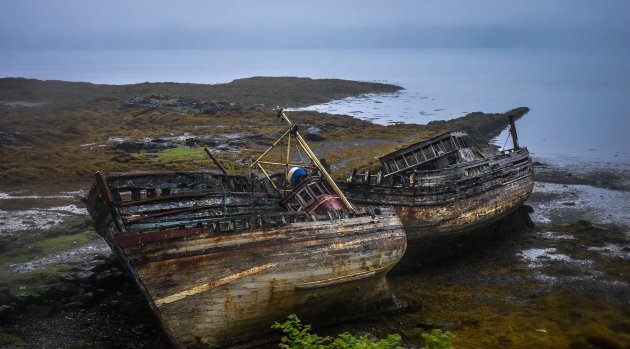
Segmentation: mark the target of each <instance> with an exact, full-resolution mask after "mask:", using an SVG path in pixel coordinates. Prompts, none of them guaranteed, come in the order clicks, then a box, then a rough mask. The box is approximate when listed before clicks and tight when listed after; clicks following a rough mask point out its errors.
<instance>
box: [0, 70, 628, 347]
mask: <svg viewBox="0 0 630 349" xmlns="http://www.w3.org/2000/svg"><path fill="white" fill-rule="evenodd" d="M0 80H1V79H0ZM310 83H313V81H310ZM152 95H154V94H153V93H152V92H147V93H146V96H145V97H141V98H140V99H138V100H137V101H132V102H133V103H135V104H133V103H132V105H131V106H126V105H125V104H126V103H127V104H128V103H129V101H130V97H125V98H122V99H121V98H118V99H115V100H106V99H102V98H103V96H102V95H100V97H97V100H96V102H94V103H91V102H89V101H91V100H92V99H90V98H93V97H94V96H92V97H86V96H84V98H86V99H85V100H82V101H71V102H72V103H70V104H64V103H68V101H65V102H63V101H62V103H60V104H54V103H52V104H50V105H39V106H29V107H17V108H14V109H11V113H9V116H8V118H9V119H10V120H13V121H14V122H15V123H14V124H8V123H6V121H4V122H5V124H2V122H3V121H0V126H3V127H4V125H11V126H12V127H13V128H8V130H11V132H14V134H13V136H15V137H14V138H16V137H17V143H11V141H10V139H9V138H7V137H4V138H2V137H0V140H4V141H5V142H6V140H7V139H9V143H3V148H4V149H0V155H2V156H7V155H8V154H9V153H10V151H16V150H19V151H20V153H19V155H20V156H19V157H16V156H13V157H7V159H8V160H10V161H11V162H12V163H11V164H10V165H3V166H4V167H1V166H0V175H1V176H3V177H0V188H2V190H0V211H1V212H9V213H11V212H22V211H28V210H33V212H31V214H33V215H34V216H37V217H39V216H40V215H41V212H45V211H46V210H48V209H54V210H52V211H53V212H54V213H56V214H59V217H58V218H59V219H60V221H59V223H58V224H57V223H55V224H52V223H54V222H56V219H57V218H47V219H45V220H44V222H43V224H42V223H37V221H36V220H35V221H34V220H33V218H29V217H27V216H25V217H22V218H19V220H20V222H19V223H20V224H23V225H25V226H27V229H24V230H20V231H17V232H14V233H15V234H14V235H10V234H9V235H8V236H4V237H3V236H1V234H0V241H2V249H1V250H0V264H2V265H3V268H4V266H7V268H6V269H7V271H10V270H12V271H14V272H16V271H18V272H17V273H13V275H14V277H15V276H17V279H15V278H14V279H12V280H10V281H11V282H10V283H9V284H4V285H1V284H0V300H4V301H7V300H8V304H9V305H8V307H7V305H6V304H2V303H0V315H2V316H1V318H2V319H12V321H13V322H8V323H7V322H3V323H2V322H0V340H2V339H3V338H8V337H9V336H14V337H15V338H17V339H15V341H14V343H17V344H19V343H20V341H21V342H22V343H28V345H30V346H36V347H37V346H44V345H50V346H64V345H71V346H76V347H95V348H107V347H113V346H125V345H127V346H128V345H133V346H136V347H145V346H150V347H154V348H170V347H171V346H170V343H169V342H168V340H167V339H166V337H165V336H164V335H163V334H162V330H161V328H160V326H159V323H158V322H157V321H156V319H155V317H154V316H153V315H152V313H151V311H150V309H149V308H148V305H147V304H146V301H145V300H144V298H143V297H142V295H141V294H140V293H139V291H138V289H137V288H136V287H135V285H134V284H133V282H132V281H131V280H130V279H129V277H128V276H126V275H125V273H124V272H123V270H124V268H122V267H121V266H120V265H118V264H117V262H116V261H115V260H113V259H112V254H111V251H109V249H108V247H107V245H106V244H104V243H103V241H102V240H101V238H100V237H99V236H98V235H96V233H95V232H94V231H93V228H92V227H91V224H90V222H89V221H86V218H87V216H85V215H82V214H81V213H80V212H79V213H73V212H72V211H73V210H72V209H68V210H66V211H64V210H61V209H59V208H60V207H67V206H69V205H74V207H76V208H81V207H82V206H81V205H82V203H81V201H80V196H81V193H82V192H81V190H85V189H86V188H87V186H88V185H89V183H90V182H91V177H92V172H93V170H95V169H103V168H104V169H105V170H115V169H121V170H128V169H139V168H164V169H172V168H177V167H179V166H188V167H189V168H192V169H196V168H199V167H205V168H211V167H212V165H211V164H210V161H209V160H208V159H207V157H206V156H205V155H204V154H203V150H202V148H199V147H194V146H189V145H187V143H186V139H189V138H190V139H193V141H191V142H207V144H213V145H212V146H213V147H223V150H221V153H220V154H221V156H222V159H223V160H225V161H235V160H237V159H242V158H246V157H247V156H251V154H253V153H254V152H255V151H256V150H257V149H258V148H261V147H264V145H266V144H268V143H269V141H270V139H272V137H271V136H273V135H275V134H276V133H277V132H280V131H281V129H282V127H278V125H277V124H276V123H274V121H275V120H273V117H272V115H270V114H271V113H269V112H268V111H266V110H265V111H261V110H258V109H251V110H249V109H241V110H240V111H239V110H237V109H229V108H228V110H216V111H214V113H213V114H205V113H203V112H198V111H196V109H195V108H197V106H193V105H192V104H191V103H197V100H196V101H195V102H190V101H186V100H181V99H177V98H179V97H177V98H173V96H170V97H168V98H165V99H160V98H153V97H151V96H152ZM0 96H1V94H0ZM98 98H101V99H98ZM153 99H154V100H156V101H157V102H155V101H153ZM0 100H4V99H2V98H0ZM206 102H207V104H206V106H207V107H209V108H214V107H213V104H210V103H209V102H208V101H207V99H206ZM206 102H204V103H206ZM144 103H149V104H148V105H145V104H144ZM151 103H155V107H153V106H152V105H153V104H151ZM167 104H168V105H167ZM215 104H216V105H219V104H218V103H215ZM53 105H54V108H52V107H51V106H53ZM230 108H231V107H230ZM44 115H45V116H48V117H49V118H52V121H51V120H47V119H46V118H44ZM504 116H505V115H504V114H485V113H473V114H472V115H468V116H466V117H464V118H458V119H456V120H451V121H441V122H433V123H430V124H427V125H392V126H381V125H374V124H370V123H368V122H365V121H361V120H356V119H354V118H352V117H351V116H342V115H328V114H321V113H315V112H299V113H295V118H296V120H298V121H297V122H299V123H300V125H301V127H303V129H305V130H307V131H306V134H305V135H306V136H309V135H310V137H313V139H315V140H313V141H311V142H312V144H313V149H314V151H315V152H316V153H318V154H323V155H324V156H325V157H326V159H327V161H328V162H329V163H331V164H333V165H336V166H334V172H333V175H336V176H339V177H344V176H345V175H346V174H347V172H348V169H350V168H352V167H358V166H368V167H369V166H370V165H373V164H374V163H375V161H374V160H371V161H367V162H366V161H365V158H370V159H371V157H373V156H374V155H378V154H377V153H385V152H387V151H388V150H390V149H396V148H400V147H402V146H404V145H406V144H409V143H412V142H414V141H415V140H418V139H420V138H426V137H427V136H430V135H433V134H436V133H441V132H444V131H446V130H450V129H457V128H461V127H468V126H471V125H477V126H485V128H483V127H482V129H484V130H485V132H484V133H486V136H489V135H492V134H495V133H496V134H498V132H500V131H501V129H502V125H503V124H502V122H503V121H501V120H502V119H506V118H505V117H504ZM20 118H27V120H20ZM29 122H30V123H29ZM53 122H57V123H58V122H62V123H70V124H67V125H64V127H65V128H64V127H57V126H54V123H53ZM42 123H43V124H44V125H45V126H48V127H50V129H48V130H44V131H39V129H41V126H42ZM90 123H96V127H91V128H88V127H85V126H87V125H88V124H90ZM209 123H211V126H208V124H209ZM246 123H249V124H252V125H247V124H246ZM505 123H506V124H507V120H505ZM121 125H123V126H125V127H127V128H128V129H124V128H123V129H121V127H120V126H121ZM165 125H166V126H168V129H166V128H165V127H166V126H165ZM302 125H303V126H302ZM69 126H73V127H74V129H73V128H69ZM54 127H57V128H56V129H55V128H54ZM2 129H3V130H4V129H7V128H2ZM112 131H116V132H118V133H116V134H112ZM170 133H173V134H172V135H171V134H170ZM183 134H187V135H188V137H186V138H183V139H181V140H179V139H177V137H178V136H179V135H183ZM208 135H211V136H208ZM0 136H2V134H0ZM112 136H121V137H122V138H123V140H122V141H120V142H118V141H116V142H109V139H110V137H112ZM204 137H205V138H204ZM145 138H146V140H145ZM167 138H169V139H167ZM170 138H173V139H174V140H172V139H170ZM56 142H61V144H59V145H56ZM167 142H175V143H177V142H181V143H177V144H176V145H174V147H172V148H165V147H164V144H168V143H167ZM90 143H93V144H92V145H90V146H84V147H81V145H84V144H90ZM101 144H102V145H105V146H103V147H100V146H99V145H101ZM25 146H26V147H25ZM152 147H153V148H152ZM39 148H44V149H39ZM55 153H59V154H55ZM42 161H53V162H54V161H57V163H56V164H55V166H45V167H41V166H42V165H40V164H39V162H42ZM538 161H539V163H537V164H536V171H535V173H536V174H535V176H536V177H535V179H536V184H537V187H536V189H535V192H534V194H536V195H532V198H530V201H529V202H528V204H529V205H532V206H534V209H535V212H534V215H533V217H534V218H535V219H537V220H538V226H537V227H536V228H534V229H518V231H517V232H511V233H507V234H504V235H503V236H501V238H500V239H497V241H485V242H483V243H481V244H480V245H479V246H475V247H474V248H473V249H472V250H469V251H468V252H466V253H462V254H461V255H458V256H456V258H455V257H454V258H452V259H449V260H448V261H445V262H444V263H443V264H442V265H432V266H425V267H423V268H422V269H420V270H414V271H410V272H408V273H404V274H403V275H395V276H392V277H391V281H390V282H391V283H392V284H393V287H394V289H395V291H396V292H397V295H398V296H399V297H400V298H401V299H403V300H406V301H407V302H408V303H410V304H411V307H410V308H409V309H408V310H406V311H404V312H402V313H399V314H393V315H387V316H385V315H379V316H374V317H370V318H366V319H363V320H361V321H355V322H352V323H346V324H341V325H338V326H335V327H332V328H330V329H325V331H331V333H332V332H340V331H342V330H346V329H347V330H349V331H351V333H352V331H354V332H357V331H369V332H371V333H374V334H376V335H379V336H381V335H382V334H386V333H393V332H397V333H401V334H402V335H403V338H404V340H405V343H407V344H410V345H418V344H419V341H420V338H421V334H422V333H424V332H425V329H424V328H422V326H419V325H418V324H419V323H424V324H427V323H428V324H437V325H439V326H441V327H442V328H444V329H448V330H452V331H454V332H455V333H456V334H457V336H458V339H457V340H456V342H455V344H456V346H458V347H473V348H474V347H493V346H494V347H501V346H507V345H514V346H517V347H518V346H524V345H534V344H539V345H545V344H549V343H555V344H557V345H560V344H561V345H560V346H563V345H564V346H568V345H570V344H571V343H577V344H575V345H578V344H579V345H582V344H583V343H587V344H588V343H590V342H589V341H591V342H592V341H597V340H600V341H601V340H609V341H612V343H614V344H618V345H629V344H630V338H628V337H624V336H623V329H624V328H627V327H624V326H630V324H628V323H627V322H624V317H625V318H627V316H630V314H627V313H623V311H622V310H621V309H618V308H617V309H615V306H617V305H618V304H620V302H621V303H623V301H624V299H628V298H627V297H630V279H629V275H630V274H628V273H627V272H628V270H627V267H626V266H627V265H628V264H627V261H628V260H630V251H627V250H625V249H624V246H627V244H628V243H630V235H629V234H628V233H629V232H628V229H629V228H628V227H629V226H630V222H628V221H627V220H628V218H627V217H626V216H623V215H622V216H617V217H613V218H612V219H611V222H612V223H617V224H621V225H620V226H619V225H615V224H608V223H607V222H604V223H602V222H601V221H597V220H593V221H592V223H589V222H586V221H583V219H584V218H588V217H585V214H584V212H591V213H593V214H594V215H595V216H594V217H595V218H597V217H601V212H599V211H597V210H603V209H606V208H609V207H610V205H607V202H608V201H607V200H609V199H611V198H612V199H613V200H617V201H620V205H621V206H619V209H618V210H619V211H621V212H623V210H624V207H625V212H629V211H630V209H628V207H627V205H628V204H627V203H628V202H630V200H626V199H624V198H627V197H628V195H630V194H629V192H630V190H629V187H628V181H629V180H630V178H629V175H628V171H627V169H626V168H625V167H624V166H622V167H618V166H612V167H610V168H607V167H605V166H604V167H602V166H600V164H598V165H595V166H593V167H584V166H579V165H576V164H574V163H572V162H569V163H562V161H560V162H559V163H553V161H552V162H551V163H546V162H545V161H543V160H542V159H539V160H538ZM587 162H588V161H587ZM77 164H78V165H80V166H77ZM603 165H605V163H604V164H603ZM11 166H13V167H11ZM64 166H69V167H70V169H69V170H66V169H65V168H64ZM14 168H17V169H18V170H20V171H26V172H25V173H26V174H30V175H32V177H27V178H26V179H27V180H26V181H22V182H18V183H17V184H12V185H7V182H6V181H7V178H9V179H10V178H14V179H15V178H16V177H7V174H9V175H11V174H12V173H13V175H19V174H20V173H19V172H17V171H15V170H14ZM40 170H41V171H40ZM29 171H33V173H30V172H29ZM51 173H53V174H54V176H56V178H48V177H46V181H40V180H39V177H37V175H38V174H46V175H48V176H50V174H51ZM33 174H34V175H33ZM29 178H30V179H29ZM84 178H85V179H84ZM18 179H19V178H18ZM66 179H69V180H68V181H66ZM540 185H543V186H545V187H546V188H547V189H548V190H547V189H546V191H542V189H541V186H540ZM581 187H590V188H593V189H594V191H595V192H596V193H597V194H596V195H593V193H592V192H588V193H582V194H579V195H578V196H571V195H574V194H575V192H576V191H577V189H579V188H581ZM576 188H577V189H576ZM11 189H13V190H11ZM608 191H612V192H615V193H617V194H614V196H609V197H605V198H604V199H603V200H598V201H597V202H595V203H593V202H590V201H587V200H584V197H589V196H595V197H597V196H599V195H600V194H601V193H603V192H608ZM42 194H43V195H42ZM571 203H572V204H571ZM624 205H625V206H624ZM614 207H617V206H614ZM541 212H542V213H545V214H546V215H545V214H543V215H542V216H541V217H539V218H536V217H537V216H536V214H537V213H541ZM552 213H553V214H552ZM619 217H621V218H619ZM546 218H548V221H545V219H546ZM24 222H25V223H24ZM29 222H32V223H33V224H30V223H29ZM51 222H52V223H51ZM42 225H43V226H44V227H43V228H41V226H42ZM508 225H509V224H508ZM0 228H2V227H0ZM12 229H13V228H12ZM69 246H70V248H68V247H69ZM64 253H65V254H66V258H65V259H64ZM75 257H76V258H75ZM73 258H75V259H73ZM592 270H595V271H596V272H592ZM7 275H8V274H7ZM42 283H44V284H45V285H46V287H44V288H42ZM22 287H23V288H22ZM566 288H574V289H575V292H573V293H571V292H569V294H567V293H566ZM433 291H435V292H433ZM607 292H608V293H609V294H610V295H611V297H612V298H610V299H604V298H602V299H590V298H592V297H593V295H596V296H597V295H601V294H608V293H607ZM37 294H40V295H37ZM595 298H597V297H595ZM571 302H574V303H571ZM5 303H6V302H5ZM454 303H458V304H454ZM11 304H13V305H11ZM572 304H580V305H582V307H581V308H583V309H578V310H574V309H572V308H573V305H572ZM599 309H605V312H600V313H598V311H599ZM574 313H575V314H577V315H575V314H574ZM571 314H573V315H571ZM567 316H568V317H569V318H572V319H576V320H575V322H571V323H569V324H565V323H563V321H564V320H563V319H565V318H567ZM579 319H585V321H587V323H588V326H586V325H581V323H580V321H578V320H579ZM278 320H282V319H278ZM595 323H602V324H604V325H601V326H597V327H594V326H595V325H592V324H595ZM563 326H564V327H563ZM581 326H582V327H581ZM102 328H114V329H117V330H116V331H117V332H116V334H115V335H114V334H112V333H103V331H102ZM513 328H520V329H521V331H519V332H518V333H517V332H512V331H513ZM629 328H630V327H629ZM538 330H544V331H545V332H542V331H538ZM521 332H522V333H521ZM480 333H481V335H479V334H480ZM602 338H603V339H602ZM611 338H612V339H611ZM580 343H582V344H580ZM17 344H16V345H17ZM582 347H585V346H582ZM585 348H588V346H586V347H585Z"/></svg>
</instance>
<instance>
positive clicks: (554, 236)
mask: <svg viewBox="0 0 630 349" xmlns="http://www.w3.org/2000/svg"><path fill="white" fill-rule="evenodd" d="M538 236H539V237H541V238H543V239H546V240H575V236H573V235H568V234H560V233H556V232H553V231H543V232H540V233H538Z"/></svg>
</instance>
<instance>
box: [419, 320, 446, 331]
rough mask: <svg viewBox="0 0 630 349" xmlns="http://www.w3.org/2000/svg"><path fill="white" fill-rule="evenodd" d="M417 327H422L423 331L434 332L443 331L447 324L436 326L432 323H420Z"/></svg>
mask: <svg viewBox="0 0 630 349" xmlns="http://www.w3.org/2000/svg"><path fill="white" fill-rule="evenodd" d="M416 326H418V327H420V328H421V329H423V330H433V329H436V328H438V329H442V328H444V327H446V324H434V323H430V322H418V323H417V324H416Z"/></svg>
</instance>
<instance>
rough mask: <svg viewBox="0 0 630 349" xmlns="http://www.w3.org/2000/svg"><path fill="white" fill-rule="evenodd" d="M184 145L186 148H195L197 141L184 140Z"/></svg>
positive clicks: (191, 139) (193, 139)
mask: <svg viewBox="0 0 630 349" xmlns="http://www.w3.org/2000/svg"><path fill="white" fill-rule="evenodd" d="M185 144H186V146H187V147H197V146H198V145H197V141H196V139H195V138H186V141H185Z"/></svg>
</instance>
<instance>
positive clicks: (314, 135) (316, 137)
mask: <svg viewBox="0 0 630 349" xmlns="http://www.w3.org/2000/svg"><path fill="white" fill-rule="evenodd" d="M304 139H305V140H307V141H309V142H321V141H323V140H325V139H326V138H324V137H323V136H321V135H318V134H317V133H307V134H306V135H305V136H304Z"/></svg>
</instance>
